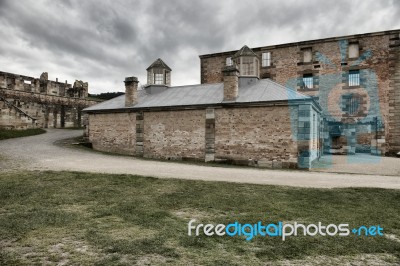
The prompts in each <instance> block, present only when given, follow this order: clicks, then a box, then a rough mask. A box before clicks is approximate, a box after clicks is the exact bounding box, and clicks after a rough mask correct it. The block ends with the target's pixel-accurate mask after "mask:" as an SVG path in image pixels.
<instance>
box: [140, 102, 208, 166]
mask: <svg viewBox="0 0 400 266" xmlns="http://www.w3.org/2000/svg"><path fill="white" fill-rule="evenodd" d="M205 116H206V115H205V110H182V111H162V112H144V130H143V151H144V153H143V155H144V157H147V158H163V159H182V158H197V159H201V160H204V156H205Z"/></svg>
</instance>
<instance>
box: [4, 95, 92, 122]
mask: <svg viewBox="0 0 400 266" xmlns="http://www.w3.org/2000/svg"><path fill="white" fill-rule="evenodd" d="M96 103H98V102H97V101H91V100H86V99H82V98H71V97H60V96H54V95H45V94H40V93H33V92H25V91H16V90H9V89H0V114H1V116H0V128H5V129H26V128H35V127H41V128H64V127H65V128H68V127H81V126H82V118H81V110H82V109H84V108H85V107H88V106H91V105H93V104H96Z"/></svg>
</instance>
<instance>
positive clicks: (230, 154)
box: [215, 106, 297, 168]
mask: <svg viewBox="0 0 400 266" xmlns="http://www.w3.org/2000/svg"><path fill="white" fill-rule="evenodd" d="M215 158H226V159H236V160H237V159H240V160H254V161H257V163H259V165H260V166H264V165H262V164H270V165H269V166H270V167H273V165H272V164H273V163H274V164H275V167H276V168H282V163H284V164H288V163H289V162H292V163H294V164H297V144H296V143H295V141H294V138H293V134H292V128H291V118H290V112H289V109H288V107H287V106H274V107H253V108H229V109H216V110H215ZM279 165H280V167H279ZM265 166H266V167H268V165H265ZM283 167H285V168H289V165H283Z"/></svg>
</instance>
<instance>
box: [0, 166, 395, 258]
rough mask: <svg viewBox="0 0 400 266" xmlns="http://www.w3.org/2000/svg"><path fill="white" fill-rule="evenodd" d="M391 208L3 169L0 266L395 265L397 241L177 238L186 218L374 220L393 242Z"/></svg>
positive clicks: (320, 193)
mask: <svg viewBox="0 0 400 266" xmlns="http://www.w3.org/2000/svg"><path fill="white" fill-rule="evenodd" d="M399 202H400V191H398V190H384V189H370V188H363V189H361V188H349V189H305V188H290V187H279V186H263V185H250V184H235V183H224V182H204V181H188V180H166V179H156V178H151V177H140V176H133V175H109V174H91V173H76V172H8V173H2V174H1V175H0V265H13V264H27V265H28V264H45V263H53V264H57V263H67V264H73V265H93V264H95V265H132V264H135V263H138V264H146V263H149V264H163V263H167V264H181V265H186V264H206V265H244V264H252V265H260V264H265V263H266V262H268V261H270V262H272V263H278V262H279V261H281V260H305V261H307V262H310V260H311V261H312V258H317V259H316V260H318V258H320V257H321V256H322V258H324V259H325V260H328V259H329V258H335V257H336V258H341V259H339V262H337V263H338V264H340V263H343V260H351V258H353V257H354V256H357V255H363V256H364V255H365V254H372V255H371V256H378V255H379V256H381V257H380V261H378V262H379V263H383V262H391V263H399V262H400V242H398V241H396V240H391V239H388V238H386V237H356V236H348V237H320V236H317V237H310V236H308V237H304V236H298V237H291V238H288V239H287V240H286V241H285V242H283V241H281V240H280V239H279V238H272V237H255V238H254V239H253V240H251V241H245V239H244V237H227V236H224V237H205V236H200V237H189V236H188V235H187V223H188V221H189V220H190V219H196V220H197V223H200V222H202V223H214V224H216V223H229V222H233V221H236V220H237V221H239V222H241V223H246V222H248V223H254V222H257V221H259V220H262V221H265V222H277V221H298V222H304V223H318V222H319V221H320V222H322V223H324V224H328V223H343V222H347V223H349V224H350V225H364V224H365V225H376V224H380V225H381V226H382V227H383V228H384V230H385V233H386V234H391V235H395V236H397V237H398V238H399V236H400V206H399ZM342 256H343V257H342ZM382 256H383V261H382ZM375 259H376V258H375ZM330 262H331V263H328V264H332V262H333V261H330ZM326 264H327V263H325V265H326ZM322 265H324V264H322Z"/></svg>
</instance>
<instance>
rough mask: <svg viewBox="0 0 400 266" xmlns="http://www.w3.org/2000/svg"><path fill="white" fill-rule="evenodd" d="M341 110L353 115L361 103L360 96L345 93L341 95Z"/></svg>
mask: <svg viewBox="0 0 400 266" xmlns="http://www.w3.org/2000/svg"><path fill="white" fill-rule="evenodd" d="M342 103H343V105H342V106H343V108H342V110H343V112H345V113H346V114H349V115H355V114H357V113H358V109H359V107H360V104H361V98H360V96H358V95H355V94H345V95H343V96H342Z"/></svg>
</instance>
